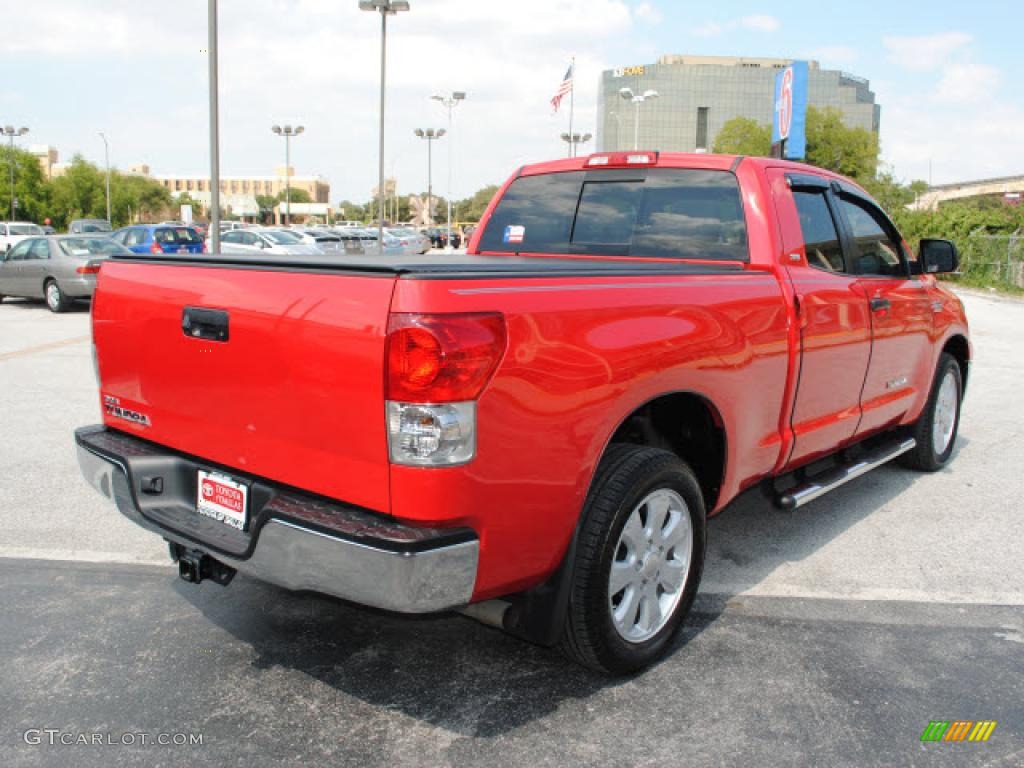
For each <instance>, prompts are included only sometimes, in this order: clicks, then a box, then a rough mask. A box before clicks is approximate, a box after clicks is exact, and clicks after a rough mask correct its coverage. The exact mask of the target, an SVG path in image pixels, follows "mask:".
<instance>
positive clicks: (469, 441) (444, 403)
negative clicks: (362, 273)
mask: <svg viewBox="0 0 1024 768" xmlns="http://www.w3.org/2000/svg"><path fill="white" fill-rule="evenodd" d="M506 343H507V335H506V331H505V319H504V318H503V317H502V316H501V315H500V314H495V313H474V314H457V315H420V314H393V315H391V317H390V318H389V322H388V339H387V358H386V359H387V371H386V374H385V376H386V386H387V427H388V452H389V456H390V458H391V461H392V462H393V463H395V464H406V465H411V466H434V467H437V466H452V465H455V464H465V463H466V462H468V461H470V460H472V459H473V457H474V456H475V455H476V399H477V398H478V397H479V396H480V393H481V392H483V389H484V387H485V386H486V385H487V382H488V381H489V380H490V378H491V376H492V375H493V374H494V371H495V369H496V368H497V367H498V363H499V362H501V357H502V355H504V353H505V346H506Z"/></svg>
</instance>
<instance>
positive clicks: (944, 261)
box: [918, 238, 960, 275]
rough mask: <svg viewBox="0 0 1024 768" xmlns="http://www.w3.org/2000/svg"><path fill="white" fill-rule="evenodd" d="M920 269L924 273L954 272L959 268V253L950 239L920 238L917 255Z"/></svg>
mask: <svg viewBox="0 0 1024 768" xmlns="http://www.w3.org/2000/svg"><path fill="white" fill-rule="evenodd" d="M918 263H919V264H920V265H921V271H922V272H923V273H924V274H926V275H934V274H939V273H949V272H956V271H957V270H958V269H959V268H960V254H959V253H958V252H957V250H956V246H955V245H954V244H953V242H952V241H950V240H932V239H928V238H925V239H923V240H921V249H920V252H919V255H918Z"/></svg>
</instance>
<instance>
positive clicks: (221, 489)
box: [196, 469, 249, 531]
mask: <svg viewBox="0 0 1024 768" xmlns="http://www.w3.org/2000/svg"><path fill="white" fill-rule="evenodd" d="M196 514H199V515H202V516H203V517H208V518H210V519H212V520H216V521H218V522H220V523H223V524H225V525H227V526H229V527H231V528H234V529H235V530H237V531H245V530H246V529H247V528H248V527H249V486H248V485H246V484H245V483H244V482H242V481H241V480H237V479H235V478H233V477H230V476H229V475H225V474H224V473H223V472H216V471H213V470H206V469H200V470H197V475H196Z"/></svg>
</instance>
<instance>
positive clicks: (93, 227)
mask: <svg viewBox="0 0 1024 768" xmlns="http://www.w3.org/2000/svg"><path fill="white" fill-rule="evenodd" d="M113 231H114V228H113V227H112V226H110V222H109V221H107V220H106V219H72V221H71V224H69V225H68V234H69V235H101V234H103V233H104V232H113Z"/></svg>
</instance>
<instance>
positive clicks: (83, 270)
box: [75, 264, 100, 275]
mask: <svg viewBox="0 0 1024 768" xmlns="http://www.w3.org/2000/svg"><path fill="white" fill-rule="evenodd" d="M99 271H100V265H99V264H86V265H84V266H81V267H78V268H76V269H75V272H77V273H78V274H80V275H97V274H99Z"/></svg>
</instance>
